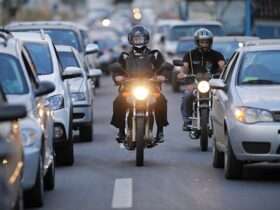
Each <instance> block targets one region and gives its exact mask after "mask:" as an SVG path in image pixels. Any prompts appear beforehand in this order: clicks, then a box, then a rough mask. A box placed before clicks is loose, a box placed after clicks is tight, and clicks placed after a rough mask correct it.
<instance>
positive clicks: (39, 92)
mask: <svg viewBox="0 0 280 210" xmlns="http://www.w3.org/2000/svg"><path fill="white" fill-rule="evenodd" d="M53 91H55V85H54V84H53V83H52V82H48V81H41V82H39V87H38V88H37V89H36V90H35V96H36V97H40V96H43V95H48V94H49V93H51V92H53Z"/></svg>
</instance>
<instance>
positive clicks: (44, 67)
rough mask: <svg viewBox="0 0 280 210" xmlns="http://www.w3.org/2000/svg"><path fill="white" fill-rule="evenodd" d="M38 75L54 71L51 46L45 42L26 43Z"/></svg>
mask: <svg viewBox="0 0 280 210" xmlns="http://www.w3.org/2000/svg"><path fill="white" fill-rule="evenodd" d="M24 46H25V47H26V49H27V50H28V51H29V54H30V56H31V58H32V61H33V63H34V65H35V67H36V70H37V73H38V75H48V74H51V73H52V72H53V64H52V57H51V53H50V50H49V46H48V45H47V44H43V43H25V44H24Z"/></svg>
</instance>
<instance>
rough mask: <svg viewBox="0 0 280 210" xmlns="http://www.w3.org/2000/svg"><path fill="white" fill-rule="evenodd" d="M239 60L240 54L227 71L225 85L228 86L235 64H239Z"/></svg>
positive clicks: (235, 57) (236, 55) (237, 54)
mask: <svg viewBox="0 0 280 210" xmlns="http://www.w3.org/2000/svg"><path fill="white" fill-rule="evenodd" d="M238 58H239V53H236V54H235V56H234V58H233V60H232V63H231V65H230V66H229V70H228V71H227V73H226V75H225V83H226V84H228V83H229V81H230V79H231V77H232V75H233V70H234V68H235V64H236V62H237V60H238Z"/></svg>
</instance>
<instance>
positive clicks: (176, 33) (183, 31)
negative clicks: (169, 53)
mask: <svg viewBox="0 0 280 210" xmlns="http://www.w3.org/2000/svg"><path fill="white" fill-rule="evenodd" d="M202 27H203V28H207V29H208V30H210V31H211V32H212V33H213V35H214V36H222V35H224V32H223V30H222V27H221V26H219V25H191V26H188V25H182V26H174V27H173V28H172V29H171V30H170V31H169V37H168V39H169V40H170V41H177V40H179V39H180V38H182V37H186V36H191V37H192V36H193V35H194V33H195V31H197V30H198V29H200V28H202Z"/></svg>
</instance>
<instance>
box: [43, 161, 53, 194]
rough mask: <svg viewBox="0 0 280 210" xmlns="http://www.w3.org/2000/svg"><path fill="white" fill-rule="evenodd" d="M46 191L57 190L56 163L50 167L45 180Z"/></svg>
mask: <svg viewBox="0 0 280 210" xmlns="http://www.w3.org/2000/svg"><path fill="white" fill-rule="evenodd" d="M44 179H45V180H44V187H45V190H48V191H51V190H54V188H55V161H53V162H52V164H51V165H50V166H49V168H48V171H47V173H46V175H45V178H44Z"/></svg>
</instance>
